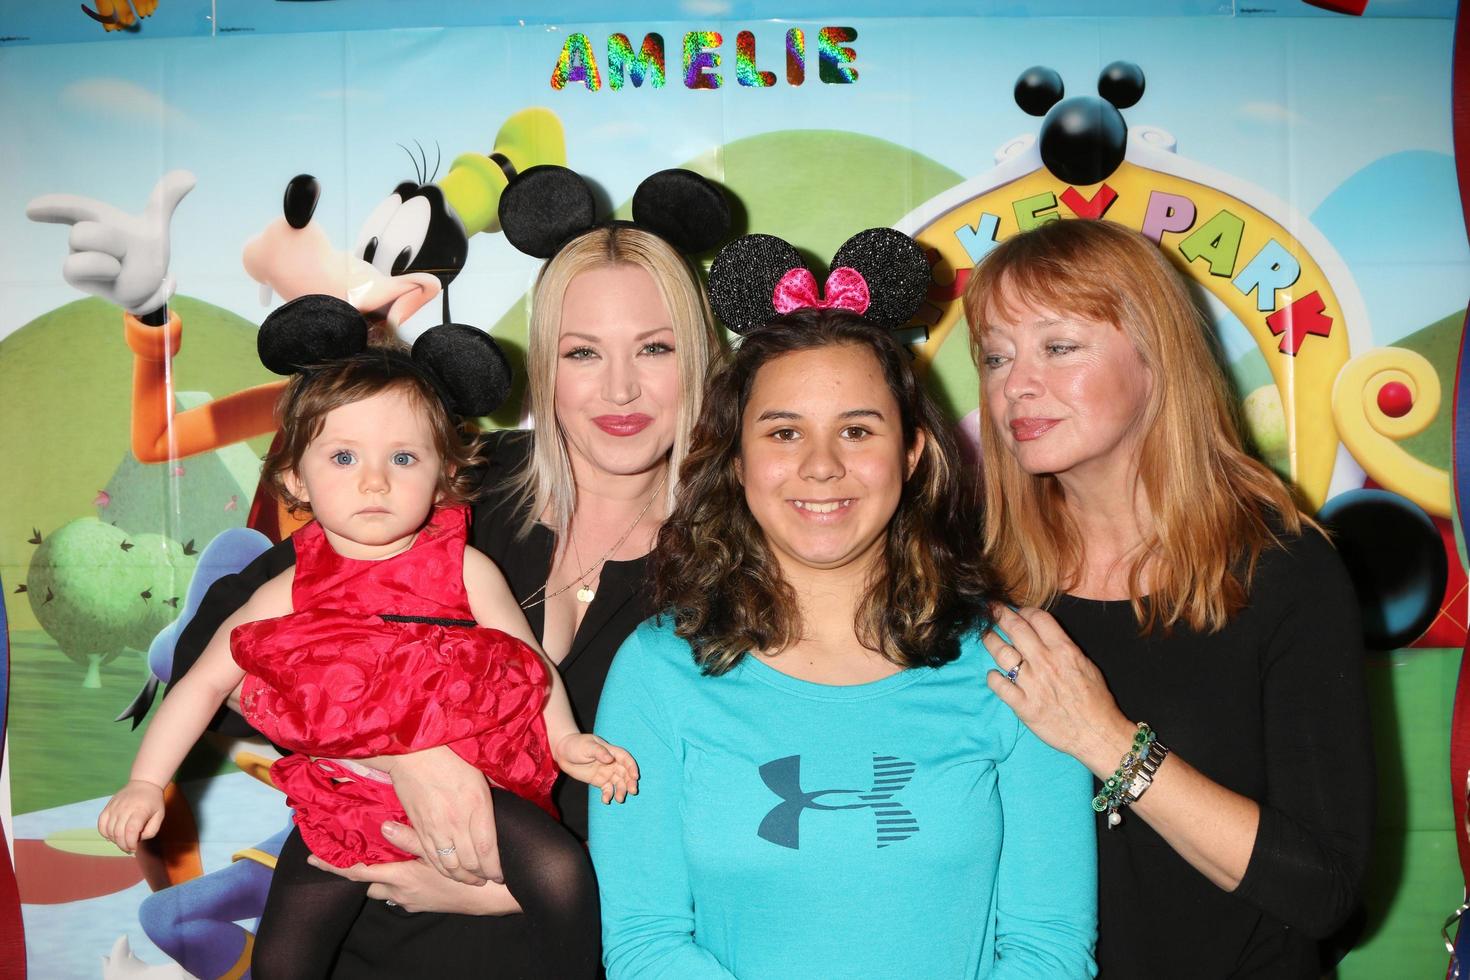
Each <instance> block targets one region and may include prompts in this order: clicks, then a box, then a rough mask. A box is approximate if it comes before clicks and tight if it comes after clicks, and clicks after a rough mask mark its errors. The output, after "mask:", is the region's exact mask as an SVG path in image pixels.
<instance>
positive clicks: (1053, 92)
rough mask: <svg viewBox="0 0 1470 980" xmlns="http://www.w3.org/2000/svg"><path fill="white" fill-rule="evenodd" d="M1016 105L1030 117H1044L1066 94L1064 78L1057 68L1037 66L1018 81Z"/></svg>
mask: <svg viewBox="0 0 1470 980" xmlns="http://www.w3.org/2000/svg"><path fill="white" fill-rule="evenodd" d="M1015 94H1016V105H1018V106H1020V107H1021V111H1022V112H1024V113H1026V115H1028V116H1044V115H1046V111H1047V110H1048V109H1050V108H1051V107H1052V106H1054V105H1056V104H1057V103H1058V102H1060V101H1061V99H1062V96H1063V95H1064V94H1066V89H1065V88H1064V87H1063V86H1062V76H1061V75H1059V74H1057V71H1056V69H1055V68H1047V67H1045V66H1044V65H1035V66H1033V67H1031V68H1027V69H1026V70H1025V71H1023V72H1021V77H1020V78H1018V79H1016V92H1015Z"/></svg>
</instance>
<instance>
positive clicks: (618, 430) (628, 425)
mask: <svg viewBox="0 0 1470 980" xmlns="http://www.w3.org/2000/svg"><path fill="white" fill-rule="evenodd" d="M652 422H653V416H651V415H644V414H642V413H641V412H634V413H633V414H631V415H599V416H597V417H596V418H594V419H593V420H592V424H593V425H595V426H597V427H598V428H599V429H601V430H602V431H603V432H606V433H607V434H608V435H610V436H636V435H637V434H638V433H640V432H642V431H643V430H644V429H646V428H648V426H649V425H650V424H652Z"/></svg>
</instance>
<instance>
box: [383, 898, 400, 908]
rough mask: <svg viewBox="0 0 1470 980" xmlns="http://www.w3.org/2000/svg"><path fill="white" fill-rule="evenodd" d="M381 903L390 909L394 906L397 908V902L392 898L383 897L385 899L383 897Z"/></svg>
mask: <svg viewBox="0 0 1470 980" xmlns="http://www.w3.org/2000/svg"><path fill="white" fill-rule="evenodd" d="M383 904H384V905H386V906H388V907H389V908H390V909H396V908H398V903H397V902H395V901H393V899H391V898H385V899H383Z"/></svg>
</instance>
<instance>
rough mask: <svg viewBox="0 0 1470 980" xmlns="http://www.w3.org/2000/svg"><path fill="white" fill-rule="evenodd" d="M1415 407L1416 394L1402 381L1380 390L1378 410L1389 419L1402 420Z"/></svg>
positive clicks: (1391, 383) (1392, 382) (1391, 382)
mask: <svg viewBox="0 0 1470 980" xmlns="http://www.w3.org/2000/svg"><path fill="white" fill-rule="evenodd" d="M1413 407H1414V393H1413V392H1412V391H1410V390H1409V386H1408V385H1406V384H1404V383H1403V382H1402V381H1390V382H1389V383H1388V384H1386V385H1384V386H1383V387H1382V388H1379V389H1378V410H1379V411H1380V412H1382V413H1383V414H1384V415H1387V416H1388V417H1389V418H1394V419H1401V418H1403V417H1404V416H1405V415H1408V414H1409V410H1410V409H1411V408H1413Z"/></svg>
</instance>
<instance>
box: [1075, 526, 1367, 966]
mask: <svg viewBox="0 0 1470 980" xmlns="http://www.w3.org/2000/svg"><path fill="white" fill-rule="evenodd" d="M1052 612H1053V614H1054V615H1055V616H1056V618H1057V620H1058V621H1059V622H1060V623H1061V624H1062V627H1063V628H1064V629H1065V630H1066V631H1067V633H1068V634H1069V635H1070V636H1071V637H1072V639H1073V641H1074V642H1075V643H1076V644H1077V645H1078V646H1079V647H1081V648H1082V651H1083V652H1084V653H1086V654H1087V656H1089V657H1090V658H1091V659H1092V660H1093V662H1094V663H1096V664H1097V666H1098V667H1099V668H1100V669H1101V670H1102V672H1103V676H1104V677H1105V678H1106V679H1107V682H1108V686H1109V688H1111V690H1112V693H1113V696H1114V697H1115V698H1117V701H1118V706H1119V708H1121V709H1122V711H1123V713H1124V714H1125V715H1127V716H1128V717H1129V718H1132V719H1133V720H1135V721H1146V722H1148V723H1149V725H1150V726H1151V727H1152V728H1153V729H1154V730H1155V731H1156V732H1157V733H1158V737H1159V740H1160V741H1162V742H1163V743H1164V744H1165V745H1167V746H1168V747H1169V749H1170V750H1171V751H1172V752H1175V753H1177V754H1178V755H1179V757H1180V758H1182V759H1184V760H1186V761H1187V762H1189V764H1190V765H1192V766H1194V767H1195V768H1196V769H1198V770H1199V771H1200V772H1202V773H1203V774H1204V775H1206V776H1208V777H1209V778H1210V779H1213V780H1214V781H1215V782H1217V783H1220V784H1221V785H1222V786H1225V787H1226V788H1227V789H1231V790H1234V791H1235V792H1237V793H1240V794H1242V795H1243V796H1247V797H1250V798H1251V799H1252V800H1255V801H1256V802H1257V803H1259V804H1260V807H1261V820H1260V828H1259V830H1258V831H1257V834H1256V842H1255V849H1254V850H1253V851H1252V852H1251V858H1250V863H1249V865H1248V866H1247V868H1246V872H1245V877H1244V878H1243V879H1242V881H1241V883H1240V886H1239V887H1238V888H1237V889H1236V890H1235V891H1234V892H1233V893H1227V892H1225V891H1222V890H1221V889H1220V888H1218V887H1216V886H1215V885H1213V884H1211V883H1210V882H1209V880H1208V879H1206V878H1205V877H1204V875H1202V874H1200V873H1199V872H1198V871H1196V870H1194V869H1193V868H1192V867H1190V865H1189V864H1188V863H1186V862H1185V861H1184V859H1183V858H1181V857H1179V855H1178V854H1176V853H1175V852H1174V851H1173V850H1172V849H1171V848H1170V847H1169V845H1168V844H1166V843H1164V841H1163V839H1162V838H1161V837H1160V836H1159V835H1158V834H1157V833H1155V832H1154V831H1153V829H1151V828H1150V827H1149V826H1148V824H1147V823H1145V822H1144V821H1143V820H1142V819H1141V818H1139V817H1137V816H1135V815H1132V814H1129V813H1128V811H1127V810H1126V809H1125V810H1124V811H1122V812H1123V823H1122V825H1121V826H1118V827H1116V828H1114V829H1112V830H1109V829H1107V827H1106V822H1105V820H1104V819H1103V818H1102V817H1099V821H1098V833H1097V836H1098V917H1099V922H1098V928H1099V939H1098V947H1097V959H1098V965H1099V968H1100V976H1101V977H1102V980H1120V978H1134V977H1139V978H1170V980H1172V978H1177V977H1190V978H1194V980H1205V978H1211V977H1245V976H1249V977H1272V978H1276V977H1280V978H1288V977H1289V978H1297V977H1301V978H1306V977H1313V978H1315V977H1318V976H1320V975H1321V972H1322V971H1321V969H1320V968H1319V963H1318V957H1319V953H1318V943H1317V940H1318V939H1320V938H1323V937H1326V936H1328V935H1329V934H1331V933H1332V932H1333V930H1334V929H1336V928H1337V927H1338V926H1339V925H1340V924H1341V923H1342V922H1343V921H1344V920H1345V919H1346V918H1347V917H1348V915H1349V914H1350V913H1351V912H1352V911H1353V910H1354V908H1355V906H1356V903H1357V898H1358V887H1359V884H1360V883H1361V881H1362V877H1363V870H1364V866H1365V864H1366V862H1367V857H1368V847H1369V836H1370V832H1371V829H1372V809H1373V791H1374V789H1373V787H1374V783H1373V763H1372V754H1371V753H1372V748H1371V745H1370V742H1369V732H1368V710H1367V704H1366V700H1365V697H1364V690H1363V663H1362V661H1363V639H1362V634H1361V632H1360V627H1359V625H1358V607H1357V603H1356V600H1355V599H1354V596H1353V591H1352V586H1351V584H1350V582H1349V580H1348V577H1347V573H1346V571H1345V570H1344V569H1343V565H1342V562H1341V560H1340V559H1339V558H1338V557H1337V554H1336V552H1335V551H1334V550H1333V549H1332V546H1331V545H1330V544H1328V543H1327V542H1326V541H1325V540H1324V539H1323V538H1322V536H1321V535H1319V534H1317V533H1316V532H1314V531H1310V530H1307V531H1305V532H1304V533H1303V535H1302V536H1301V537H1300V538H1297V539H1295V540H1291V541H1288V546H1287V548H1286V549H1285V550H1279V549H1276V550H1271V551H1268V552H1266V553H1264V554H1263V555H1262V556H1261V560H1260V563H1259V565H1258V566H1257V570H1256V576H1255V580H1254V582H1253V583H1252V588H1251V593H1250V598H1249V601H1248V603H1247V605H1246V607H1245V608H1244V609H1243V610H1242V611H1241V612H1240V613H1239V614H1238V615H1237V616H1236V617H1235V618H1234V619H1233V620H1232V621H1231V622H1230V624H1229V625H1227V626H1226V627H1225V628H1224V629H1223V630H1221V631H1220V632H1218V633H1212V634H1202V633H1197V632H1195V631H1193V630H1190V629H1188V628H1180V627H1176V628H1175V629H1174V631H1173V633H1172V635H1170V636H1167V637H1164V636H1149V637H1140V636H1139V631H1138V622H1137V620H1136V619H1135V618H1134V615H1133V610H1132V606H1131V604H1130V603H1129V602H1127V601H1126V600H1125V601H1117V602H1104V601H1096V600H1088V599H1078V598H1075V597H1072V596H1061V597H1059V598H1058V599H1057V601H1056V603H1055V604H1054V606H1053V608H1052ZM1119 748H1120V752H1119V754H1120V756H1121V754H1122V752H1121V750H1122V748H1123V747H1122V746H1120V747H1119Z"/></svg>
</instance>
